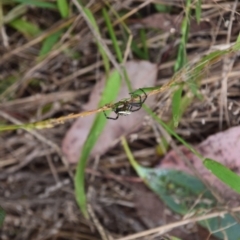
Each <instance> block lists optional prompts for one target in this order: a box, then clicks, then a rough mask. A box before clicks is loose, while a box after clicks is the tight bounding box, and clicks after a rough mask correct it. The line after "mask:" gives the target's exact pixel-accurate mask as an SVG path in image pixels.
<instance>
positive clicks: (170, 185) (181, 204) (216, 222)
mask: <svg viewBox="0 0 240 240" xmlns="http://www.w3.org/2000/svg"><path fill="white" fill-rule="evenodd" d="M122 144H123V147H124V150H125V152H126V154H127V157H128V159H129V161H130V163H131V165H132V167H133V168H134V169H135V171H136V172H137V173H138V175H139V177H141V179H142V180H143V181H144V182H145V184H146V185H147V186H148V187H149V188H150V189H151V190H152V191H153V192H155V193H156V194H157V195H158V196H159V197H160V198H161V199H162V200H163V202H164V203H165V204H166V205H167V206H168V207H169V208H170V209H171V210H173V211H174V212H176V213H178V214H181V215H186V214H191V215H193V216H199V215H205V214H206V212H209V211H210V210H212V209H214V208H216V207H217V200H216V199H215V198H214V196H213V195H212V194H211V192H210V191H209V190H208V189H207V188H206V187H205V185H204V184H203V183H202V182H201V181H200V180H199V179H197V178H195V177H194V176H192V175H189V174H187V173H184V172H181V171H176V170H173V169H162V168H155V169H151V168H145V167H142V166H140V165H139V164H138V163H137V161H136V160H135V159H134V157H133V155H132V153H131V151H130V149H129V147H128V145H127V142H126V140H125V138H122ZM196 199H198V201H196ZM193 206H194V207H193ZM237 215H238V217H240V215H239V214H237ZM199 224H200V225H202V226H203V227H205V228H207V229H209V231H210V232H211V233H212V234H213V235H214V236H216V237H219V238H220V239H225V237H226V236H227V239H239V238H240V231H239V228H240V224H239V223H238V222H237V221H236V220H235V219H234V218H233V217H232V216H231V215H230V214H225V215H224V216H219V217H215V218H211V219H206V220H204V221H199ZM220 229H224V233H223V232H222V231H219V230H220Z"/></svg>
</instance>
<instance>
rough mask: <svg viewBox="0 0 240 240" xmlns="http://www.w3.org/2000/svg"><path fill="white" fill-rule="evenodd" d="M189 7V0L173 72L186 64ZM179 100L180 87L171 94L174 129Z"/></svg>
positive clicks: (178, 116)
mask: <svg viewBox="0 0 240 240" xmlns="http://www.w3.org/2000/svg"><path fill="white" fill-rule="evenodd" d="M190 6H191V0H187V3H186V12H185V17H184V18H183V21H182V26H181V34H182V37H181V41H180V45H179V47H178V55H177V60H176V63H175V65H174V71H175V72H177V71H179V70H180V69H181V68H183V67H184V66H185V65H186V63H187V53H186V45H187V40H188V32H189V17H190V14H191V8H190ZM181 98H182V87H180V88H179V89H178V90H177V91H176V92H175V93H174V94H173V98H172V104H173V107H172V115H173V123H174V127H177V126H178V122H179V120H180V112H181V110H180V106H181Z"/></svg>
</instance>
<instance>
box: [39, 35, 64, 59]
mask: <svg viewBox="0 0 240 240" xmlns="http://www.w3.org/2000/svg"><path fill="white" fill-rule="evenodd" d="M62 33H63V31H62V30H60V31H58V32H55V33H53V34H52V35H50V36H49V37H47V38H46V39H45V40H44V42H43V45H42V48H41V50H40V52H39V56H40V57H41V56H44V55H46V54H48V53H49V52H50V51H51V49H52V48H53V46H54V45H55V43H57V41H58V40H59V39H60V37H61V35H62Z"/></svg>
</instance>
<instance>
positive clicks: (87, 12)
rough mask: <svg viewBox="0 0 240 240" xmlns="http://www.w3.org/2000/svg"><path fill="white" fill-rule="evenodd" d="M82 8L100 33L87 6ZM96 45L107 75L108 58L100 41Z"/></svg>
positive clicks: (108, 68) (108, 67)
mask: <svg viewBox="0 0 240 240" xmlns="http://www.w3.org/2000/svg"><path fill="white" fill-rule="evenodd" d="M83 10H84V12H85V13H86V15H87V17H88V18H89V20H90V22H91V24H92V26H93V27H94V28H95V30H96V31H98V33H100V32H99V29H98V25H97V23H96V21H95V18H94V16H93V14H92V12H91V11H90V10H89V9H88V8H83ZM97 45H98V49H99V52H100V54H101V55H102V59H103V63H104V68H105V72H106V75H108V74H109V70H110V63H109V60H108V56H107V54H106V53H105V51H104V49H103V47H102V46H101V43H100V42H97Z"/></svg>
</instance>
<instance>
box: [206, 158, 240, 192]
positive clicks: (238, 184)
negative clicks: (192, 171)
mask: <svg viewBox="0 0 240 240" xmlns="http://www.w3.org/2000/svg"><path fill="white" fill-rule="evenodd" d="M203 164H204V166H205V167H206V168H207V169H208V170H210V171H211V172H212V173H213V174H214V175H215V176H216V177H217V178H218V179H220V180H221V181H222V182H224V183H225V184H226V185H228V186H229V187H230V188H231V189H233V190H234V191H236V192H237V193H240V176H239V175H237V174H236V173H234V172H232V171H231V170H230V169H228V168H227V167H225V166H224V165H222V164H221V163H219V162H217V161H214V160H212V159H209V158H206V159H205V160H204V161H203Z"/></svg>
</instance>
